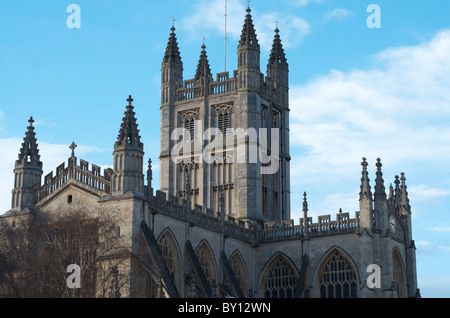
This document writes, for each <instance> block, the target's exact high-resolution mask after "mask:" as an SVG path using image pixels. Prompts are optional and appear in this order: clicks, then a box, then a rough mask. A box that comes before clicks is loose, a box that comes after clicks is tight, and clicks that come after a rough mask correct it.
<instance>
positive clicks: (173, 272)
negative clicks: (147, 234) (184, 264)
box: [158, 232, 180, 286]
mask: <svg viewBox="0 0 450 318" xmlns="http://www.w3.org/2000/svg"><path fill="white" fill-rule="evenodd" d="M158 246H159V249H160V251H161V255H162V257H163V259H164V263H165V264H166V267H167V269H168V270H169V273H170V276H172V279H173V280H174V283H175V285H176V286H179V277H178V276H179V275H178V274H179V273H180V262H179V258H178V253H177V247H176V244H175V240H174V238H173V236H172V235H171V233H170V232H165V233H164V234H163V235H161V237H160V238H159V240H158Z"/></svg>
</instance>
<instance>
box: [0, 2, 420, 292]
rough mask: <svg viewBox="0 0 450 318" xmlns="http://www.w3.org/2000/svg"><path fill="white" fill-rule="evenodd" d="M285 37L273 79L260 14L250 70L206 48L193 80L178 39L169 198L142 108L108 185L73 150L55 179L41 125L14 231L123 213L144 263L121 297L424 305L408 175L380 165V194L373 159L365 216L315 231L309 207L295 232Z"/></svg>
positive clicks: (248, 31)
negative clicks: (26, 222)
mask: <svg viewBox="0 0 450 318" xmlns="http://www.w3.org/2000/svg"><path fill="white" fill-rule="evenodd" d="M279 33H280V31H279V30H278V27H277V28H276V29H275V32H274V39H273V46H272V50H271V53H270V56H269V57H268V62H267V66H266V67H267V68H266V70H264V71H265V74H264V73H263V72H262V71H261V65H260V60H261V56H260V45H259V43H258V38H257V33H256V31H255V26H254V24H253V20H252V15H251V10H250V8H247V12H246V15H245V18H244V24H243V28H242V33H241V37H240V40H239V43H238V46H237V55H236V58H237V61H238V63H237V65H238V67H237V70H234V71H233V73H232V74H230V73H229V72H223V73H219V74H216V75H213V74H211V69H210V65H209V62H208V56H207V52H206V46H205V45H204V44H203V46H202V47H201V52H200V58H199V61H198V66H197V71H196V74H195V78H192V79H184V78H183V62H182V59H181V54H180V51H179V47H178V42H177V38H176V33H175V27H174V26H172V28H171V32H170V35H169V40H168V43H167V47H166V51H165V53H164V52H162V53H164V55H163V59H162V65H161V107H160V110H161V123H160V125H161V134H160V138H161V139H160V141H161V145H160V147H161V148H160V156H159V167H160V172H159V174H160V180H159V190H156V188H155V184H153V177H152V160H151V159H150V160H149V159H147V160H146V159H144V158H145V156H144V144H143V143H142V142H141V136H140V135H139V129H138V121H139V120H138V119H139V114H136V112H135V111H134V106H133V102H134V100H133V98H132V96H129V97H128V98H127V105H126V109H125V112H124V116H123V118H122V123H121V126H120V129H119V134H118V136H117V139H116V140H115V142H114V139H113V138H114V136H111V139H110V140H111V146H113V147H114V148H113V158H112V165H111V168H108V169H104V170H103V171H101V168H100V167H99V166H96V165H95V164H89V162H88V161H85V160H83V159H79V158H77V157H76V145H75V144H74V143H73V144H72V145H71V146H70V149H71V150H72V152H71V155H70V157H69V158H68V160H67V162H64V163H62V164H61V165H60V166H58V167H55V170H54V172H52V173H49V174H48V175H46V176H43V163H42V162H41V161H40V155H39V149H38V143H37V138H36V132H35V127H34V126H33V122H34V121H33V118H30V120H29V125H28V128H27V131H26V134H25V138H24V141H23V143H22V146H21V147H19V145H18V149H19V148H20V150H19V157H18V160H17V161H16V163H15V169H14V176H13V177H14V188H13V189H12V198H11V209H10V210H9V211H7V212H6V213H5V214H3V215H1V216H0V220H1V221H2V222H5V223H11V222H14V220H16V219H17V218H20V217H22V216H24V215H32V214H36V213H40V212H45V211H51V210H52V209H54V208H55V207H58V208H61V207H62V208H63V209H64V208H67V211H69V210H70V207H71V206H72V205H74V204H76V203H77V202H81V201H82V202H84V203H86V204H87V205H88V206H92V207H101V208H106V209H112V210H115V211H117V213H120V215H121V216H123V220H124V222H123V223H122V224H121V226H120V236H123V237H125V238H126V239H127V241H128V242H129V250H130V253H129V255H128V256H127V257H128V262H127V266H123V267H121V268H119V269H118V270H119V271H121V273H122V274H124V275H126V276H127V277H128V280H127V284H125V285H122V286H121V287H120V293H115V294H114V295H116V296H117V295H120V297H130V298H134V297H150V298H156V297H161V298H179V297H181V298H191V297H192V298H213V297H236V298H392V297H399V298H408V297H419V296H420V292H419V289H418V284H417V273H416V254H415V249H416V248H415V245H414V240H413V236H412V225H411V207H410V203H409V199H408V192H407V187H406V182H405V181H406V178H405V175H404V173H401V174H399V176H395V177H394V179H393V180H392V183H393V184H394V186H392V185H391V186H390V187H389V188H388V189H386V188H385V184H384V180H383V173H382V163H381V160H380V159H378V160H377V161H376V162H374V163H372V164H374V166H376V175H375V176H374V184H373V191H372V185H371V182H370V178H369V175H368V165H369V163H368V162H367V160H366V159H365V158H363V159H362V163H361V166H362V173H361V191H360V193H359V198H358V197H355V200H359V205H360V208H359V211H356V212H352V213H350V212H343V211H341V212H340V213H338V214H336V215H323V216H319V217H318V218H317V219H314V218H312V217H310V216H308V197H307V194H306V193H304V194H303V197H304V199H303V217H302V218H300V219H299V220H292V218H291V198H290V196H291V189H290V161H291V156H290V147H289V65H288V63H287V59H286V55H285V51H284V48H283V46H282V43H281V38H280V34H279ZM146 122H148V120H146ZM207 132H208V133H207ZM210 132H212V134H211V133H210ZM237 132H238V133H237ZM261 132H264V133H261ZM37 133H38V132H37ZM212 142H214V143H213V144H214V147H211V143H212ZM180 145H182V147H180ZM208 149H209V151H205V150H208ZM154 159H155V158H153V160H154ZM355 164H359V162H358V163H355ZM350 177H352V176H350ZM353 177H354V178H360V176H353ZM294 204H302V203H301V202H295V203H294ZM336 210H338V209H336ZM138 254H139V255H141V257H135V255H138ZM374 265H375V267H376V268H378V269H379V271H378V272H377V271H375V272H374V273H375V274H379V275H378V276H376V275H375V276H373V275H371V274H372V270H368V269H372V268H374ZM116 270H117V269H116ZM369 275H371V276H370V279H369ZM373 282H375V284H373Z"/></svg>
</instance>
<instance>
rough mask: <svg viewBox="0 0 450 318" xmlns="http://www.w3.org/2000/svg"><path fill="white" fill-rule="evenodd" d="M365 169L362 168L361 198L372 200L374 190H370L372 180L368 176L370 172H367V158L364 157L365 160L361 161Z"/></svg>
mask: <svg viewBox="0 0 450 318" xmlns="http://www.w3.org/2000/svg"><path fill="white" fill-rule="evenodd" d="M361 165H362V167H363V169H362V173H361V174H362V177H361V191H360V193H359V200H360V201H361V200H363V199H369V200H372V192H371V190H370V180H369V177H368V172H367V166H368V164H367V159H366V158H363V161H362V163H361Z"/></svg>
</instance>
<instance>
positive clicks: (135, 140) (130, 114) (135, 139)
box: [117, 95, 142, 147]
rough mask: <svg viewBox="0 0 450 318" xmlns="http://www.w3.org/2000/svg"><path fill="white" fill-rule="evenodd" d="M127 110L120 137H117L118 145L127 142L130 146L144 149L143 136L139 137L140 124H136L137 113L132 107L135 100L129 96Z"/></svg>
mask: <svg viewBox="0 0 450 318" xmlns="http://www.w3.org/2000/svg"><path fill="white" fill-rule="evenodd" d="M127 101H128V105H127V109H126V111H125V113H124V117H123V119H122V124H121V125H120V130H119V136H118V137H117V143H118V144H122V143H123V142H126V143H127V144H130V145H136V146H138V147H142V143H141V136H139V129H138V124H137V122H136V117H135V115H136V113H135V112H134V111H133V109H134V106H133V105H132V102H133V98H131V95H129V97H128V99H127Z"/></svg>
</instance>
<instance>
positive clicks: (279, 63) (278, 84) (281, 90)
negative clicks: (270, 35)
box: [267, 26, 289, 105]
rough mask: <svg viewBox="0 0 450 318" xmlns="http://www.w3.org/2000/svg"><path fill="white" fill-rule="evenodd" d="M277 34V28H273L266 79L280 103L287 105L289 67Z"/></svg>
mask: <svg viewBox="0 0 450 318" xmlns="http://www.w3.org/2000/svg"><path fill="white" fill-rule="evenodd" d="M279 32H280V30H279V29H278V26H277V27H276V28H275V37H274V39H273V44H272V51H271V52H270V57H269V62H268V63H267V77H268V78H269V80H270V81H271V82H272V85H273V87H274V89H275V90H276V91H277V94H278V96H279V100H280V102H281V103H282V104H284V105H288V104H289V96H288V90H289V65H288V63H287V60H286V55H285V53H284V49H283V44H281V38H280V34H279Z"/></svg>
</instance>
